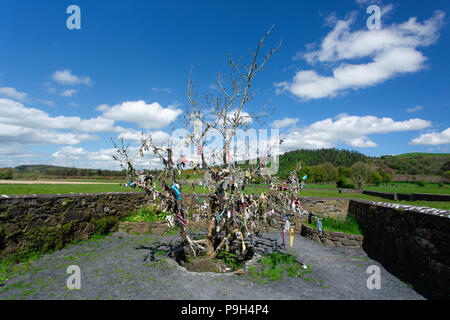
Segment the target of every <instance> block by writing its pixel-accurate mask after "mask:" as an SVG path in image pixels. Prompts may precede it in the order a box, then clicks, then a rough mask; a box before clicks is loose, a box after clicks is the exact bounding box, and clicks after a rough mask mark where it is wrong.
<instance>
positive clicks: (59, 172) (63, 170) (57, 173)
mask: <svg viewBox="0 0 450 320" xmlns="http://www.w3.org/2000/svg"><path fill="white" fill-rule="evenodd" d="M7 171H11V172H12V175H13V177H14V179H37V178H39V179H41V178H53V179H55V178H59V179H64V178H69V177H70V178H98V177H102V178H122V177H125V176H126V173H125V172H124V171H123V170H122V171H117V170H102V169H82V168H74V167H72V168H71V167H61V166H53V165H46V164H35V165H21V166H17V167H15V168H3V169H0V173H2V172H3V173H5V172H7Z"/></svg>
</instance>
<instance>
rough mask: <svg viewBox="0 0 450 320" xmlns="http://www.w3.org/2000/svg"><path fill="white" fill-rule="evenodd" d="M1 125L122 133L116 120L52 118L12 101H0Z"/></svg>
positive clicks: (38, 110) (40, 111)
mask: <svg viewBox="0 0 450 320" xmlns="http://www.w3.org/2000/svg"><path fill="white" fill-rule="evenodd" d="M0 124H11V125H17V126H22V127H29V128H35V129H73V130H77V131H82V132H114V131H122V130H123V129H122V128H120V127H115V126H114V120H111V119H105V118H102V117H97V118H91V119H81V118H80V117H65V116H57V117H51V116H49V115H48V114H47V113H46V112H44V111H42V110H40V109H36V108H28V107H26V106H24V105H23V104H22V103H20V102H17V101H13V100H10V99H0Z"/></svg>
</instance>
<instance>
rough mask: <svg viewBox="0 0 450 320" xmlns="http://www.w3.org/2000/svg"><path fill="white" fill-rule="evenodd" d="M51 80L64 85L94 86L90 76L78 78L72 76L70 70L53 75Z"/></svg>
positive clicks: (56, 72) (59, 71)
mask: <svg viewBox="0 0 450 320" xmlns="http://www.w3.org/2000/svg"><path fill="white" fill-rule="evenodd" d="M51 78H52V79H53V80H54V81H55V82H57V83H59V84H63V85H78V84H85V85H87V86H90V85H91V84H92V82H91V78H90V77H88V76H76V75H74V74H72V71H71V70H69V69H64V70H58V71H55V72H54V73H53V75H52V76H51Z"/></svg>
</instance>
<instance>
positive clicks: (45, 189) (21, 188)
mask: <svg viewBox="0 0 450 320" xmlns="http://www.w3.org/2000/svg"><path fill="white" fill-rule="evenodd" d="M121 191H141V190H138V189H131V188H124V187H123V186H121V185H119V184H0V195H3V194H6V195H8V194H54V193H98V192H121Z"/></svg>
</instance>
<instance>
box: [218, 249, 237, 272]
mask: <svg viewBox="0 0 450 320" xmlns="http://www.w3.org/2000/svg"><path fill="white" fill-rule="evenodd" d="M236 257H237V256H236V254H234V253H231V252H226V251H221V252H220V253H219V254H218V255H217V258H219V259H222V260H223V262H224V263H225V264H226V265H227V266H229V267H230V268H231V269H233V270H239V269H240V268H242V265H243V263H242V261H239V260H237V259H236Z"/></svg>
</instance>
